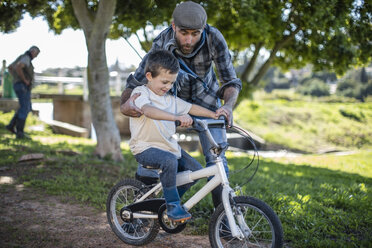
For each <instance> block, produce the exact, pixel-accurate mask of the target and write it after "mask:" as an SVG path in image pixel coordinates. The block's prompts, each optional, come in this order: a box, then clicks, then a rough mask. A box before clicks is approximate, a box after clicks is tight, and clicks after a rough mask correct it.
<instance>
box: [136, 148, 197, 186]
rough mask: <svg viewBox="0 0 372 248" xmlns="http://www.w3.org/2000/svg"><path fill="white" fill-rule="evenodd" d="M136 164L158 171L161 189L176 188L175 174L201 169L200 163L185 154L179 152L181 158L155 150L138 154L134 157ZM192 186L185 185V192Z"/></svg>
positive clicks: (151, 149) (150, 149) (182, 151)
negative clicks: (159, 171)
mask: <svg viewBox="0 0 372 248" xmlns="http://www.w3.org/2000/svg"><path fill="white" fill-rule="evenodd" d="M134 157H135V158H136V160H137V162H138V163H141V164H144V165H147V166H151V167H154V168H156V169H160V170H161V173H160V182H161V184H162V186H163V188H170V187H175V186H176V175H177V172H181V171H187V170H191V171H196V170H200V169H202V168H203V167H202V166H201V165H200V163H199V162H198V161H197V160H196V159H194V158H193V157H191V156H190V155H189V154H188V153H187V152H185V151H184V150H181V158H179V159H177V157H176V156H175V155H174V154H173V153H170V152H167V151H164V150H160V149H157V148H149V149H147V150H145V151H143V152H141V153H139V154H136V155H134ZM191 185H192V184H188V185H185V186H184V187H185V189H186V190H187V189H188V188H189V187H191Z"/></svg>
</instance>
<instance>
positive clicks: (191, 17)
mask: <svg viewBox="0 0 372 248" xmlns="http://www.w3.org/2000/svg"><path fill="white" fill-rule="evenodd" d="M172 17H173V21H174V24H175V25H176V26H177V27H180V28H182V29H202V28H204V26H205V24H206V23H207V13H206V12H205V10H204V8H203V7H202V6H201V5H200V4H198V3H194V2H192V1H187V2H182V3H180V4H179V5H177V7H176V8H175V9H174V11H173V15H172Z"/></svg>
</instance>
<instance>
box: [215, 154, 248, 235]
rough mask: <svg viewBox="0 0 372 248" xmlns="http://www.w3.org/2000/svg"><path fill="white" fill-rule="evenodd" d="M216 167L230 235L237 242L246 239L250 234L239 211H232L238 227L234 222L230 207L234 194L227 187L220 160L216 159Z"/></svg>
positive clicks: (227, 181) (227, 183) (227, 182)
mask: <svg viewBox="0 0 372 248" xmlns="http://www.w3.org/2000/svg"><path fill="white" fill-rule="evenodd" d="M216 162H217V167H218V169H219V174H220V175H221V180H222V193H221V194H222V196H221V198H222V204H223V207H224V209H225V213H226V217H227V220H228V223H229V226H230V230H231V235H232V236H233V237H235V238H237V239H239V240H242V239H244V238H245V237H248V236H249V235H250V234H251V233H252V232H251V230H250V229H249V227H248V226H247V224H246V223H245V220H244V216H243V214H242V212H241V211H240V209H234V212H235V213H236V215H235V216H236V217H237V221H238V225H237V223H236V221H235V218H234V215H233V210H232V207H231V205H232V204H233V206H234V208H235V203H234V197H235V193H234V191H233V190H232V188H231V187H230V185H229V180H228V178H227V175H226V172H225V169H224V166H223V162H222V160H221V159H217V161H216Z"/></svg>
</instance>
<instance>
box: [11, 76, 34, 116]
mask: <svg viewBox="0 0 372 248" xmlns="http://www.w3.org/2000/svg"><path fill="white" fill-rule="evenodd" d="M13 88H14V91H15V93H16V95H17V97H18V101H19V106H20V108H19V109H18V111H17V112H16V113H15V116H16V117H17V118H18V119H20V120H26V118H27V115H28V113H29V112H30V111H31V87H29V86H27V85H26V84H24V83H23V82H22V81H19V82H16V83H15V84H14V85H13Z"/></svg>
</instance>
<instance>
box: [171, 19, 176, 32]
mask: <svg viewBox="0 0 372 248" xmlns="http://www.w3.org/2000/svg"><path fill="white" fill-rule="evenodd" d="M172 29H173V31H174V32H175V31H176V24H174V21H172Z"/></svg>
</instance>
